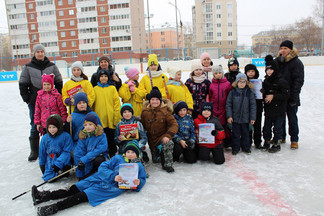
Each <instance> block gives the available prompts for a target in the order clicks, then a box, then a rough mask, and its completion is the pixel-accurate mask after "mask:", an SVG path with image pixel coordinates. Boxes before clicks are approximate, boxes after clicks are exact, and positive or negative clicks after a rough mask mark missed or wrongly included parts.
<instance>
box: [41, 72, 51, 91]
mask: <svg viewBox="0 0 324 216" xmlns="http://www.w3.org/2000/svg"><path fill="white" fill-rule="evenodd" d="M43 82H47V83H50V84H51V85H52V87H51V89H53V88H54V74H49V75H47V74H43V77H42V85H43Z"/></svg>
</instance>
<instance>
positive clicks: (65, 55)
mask: <svg viewBox="0 0 324 216" xmlns="http://www.w3.org/2000/svg"><path fill="white" fill-rule="evenodd" d="M64 43H65V42H64ZM62 56H63V57H67V56H68V54H67V53H66V52H64V53H62Z"/></svg>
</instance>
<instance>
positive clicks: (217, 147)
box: [194, 102, 225, 164]
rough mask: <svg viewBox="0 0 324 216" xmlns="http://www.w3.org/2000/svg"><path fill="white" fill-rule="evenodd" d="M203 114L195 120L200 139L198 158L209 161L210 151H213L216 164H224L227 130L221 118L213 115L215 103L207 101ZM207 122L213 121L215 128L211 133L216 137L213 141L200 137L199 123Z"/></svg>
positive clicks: (204, 104)
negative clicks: (224, 144) (203, 140)
mask: <svg viewBox="0 0 324 216" xmlns="http://www.w3.org/2000/svg"><path fill="white" fill-rule="evenodd" d="M201 110H202V111H201V114H199V115H198V117H197V118H196V119H195V120H194V123H195V127H196V134H197V137H198V138H197V140H198V144H199V147H198V159H199V160H203V161H208V160H209V159H210V152H212V155H213V160H214V162H215V164H223V163H224V162H225V157H224V150H223V139H225V131H224V129H223V127H222V125H221V123H220V122H219V119H218V118H217V117H215V116H213V115H212V112H213V103H208V102H205V103H203V104H202V105H201ZM205 123H213V124H214V125H215V129H214V130H213V131H212V132H211V134H212V135H213V136H214V137H215V140H214V142H213V143H208V144H206V143H202V142H201V140H200V139H199V138H200V137H199V125H200V124H205ZM199 142H200V143H199Z"/></svg>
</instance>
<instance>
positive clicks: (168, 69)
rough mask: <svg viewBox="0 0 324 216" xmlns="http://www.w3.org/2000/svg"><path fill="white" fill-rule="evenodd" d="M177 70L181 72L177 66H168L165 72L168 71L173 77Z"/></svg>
mask: <svg viewBox="0 0 324 216" xmlns="http://www.w3.org/2000/svg"><path fill="white" fill-rule="evenodd" d="M178 71H180V72H181V70H180V69H179V68H177V67H168V68H167V72H168V73H169V75H170V77H171V78H174V77H175V75H176V73H177V72H178Z"/></svg>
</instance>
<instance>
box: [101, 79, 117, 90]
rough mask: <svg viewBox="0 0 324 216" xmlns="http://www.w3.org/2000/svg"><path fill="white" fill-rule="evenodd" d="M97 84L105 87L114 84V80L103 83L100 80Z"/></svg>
mask: <svg viewBox="0 0 324 216" xmlns="http://www.w3.org/2000/svg"><path fill="white" fill-rule="evenodd" d="M97 85H98V86H100V87H102V88H105V87H108V86H111V85H114V81H110V80H109V81H108V82H107V83H106V84H102V83H100V82H98V83H97Z"/></svg>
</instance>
